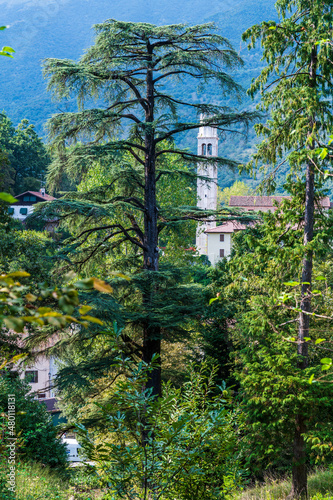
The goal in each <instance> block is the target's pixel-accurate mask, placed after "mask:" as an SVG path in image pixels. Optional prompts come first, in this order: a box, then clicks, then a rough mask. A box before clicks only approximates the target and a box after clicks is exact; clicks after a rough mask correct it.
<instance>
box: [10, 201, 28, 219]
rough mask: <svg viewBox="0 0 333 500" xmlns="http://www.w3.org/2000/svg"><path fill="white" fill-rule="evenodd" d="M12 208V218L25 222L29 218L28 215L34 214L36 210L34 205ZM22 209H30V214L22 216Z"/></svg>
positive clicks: (14, 206)
mask: <svg viewBox="0 0 333 500" xmlns="http://www.w3.org/2000/svg"><path fill="white" fill-rule="evenodd" d="M11 208H13V209H14V213H13V214H12V217H13V218H14V219H18V220H24V219H26V218H27V217H28V215H30V214H32V212H33V210H34V207H33V205H29V206H27V205H12V206H11ZM21 208H27V209H28V212H27V214H25V215H24V214H21Z"/></svg>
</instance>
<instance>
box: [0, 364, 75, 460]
mask: <svg viewBox="0 0 333 500" xmlns="http://www.w3.org/2000/svg"><path fill="white" fill-rule="evenodd" d="M30 390H31V388H30V386H29V384H27V383H26V382H24V381H22V380H20V379H19V378H18V377H17V376H16V374H14V373H7V374H5V375H3V376H2V377H1V378H0V414H3V415H7V412H8V394H15V413H16V415H15V416H16V437H17V454H18V456H19V457H21V458H23V459H24V460H32V461H34V462H40V463H42V464H44V465H48V466H49V467H62V468H64V467H66V465H67V453H66V446H65V445H64V444H63V443H62V442H61V440H60V438H58V437H57V429H56V427H55V426H54V425H53V423H52V419H51V416H50V415H49V414H48V413H47V410H46V406H45V405H44V404H42V403H40V402H39V401H37V400H35V399H34V398H33V396H32V395H30V394H28V393H29V391H30ZM3 422H4V429H3V432H2V436H3V438H2V443H1V445H0V448H2V449H3V450H5V449H6V448H5V446H6V440H7V437H9V436H8V434H6V430H5V429H6V418H4V420H3Z"/></svg>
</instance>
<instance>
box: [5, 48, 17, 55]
mask: <svg viewBox="0 0 333 500" xmlns="http://www.w3.org/2000/svg"><path fill="white" fill-rule="evenodd" d="M2 50H3V51H4V52H10V53H12V54H14V53H15V50H14V49H13V48H12V47H2Z"/></svg>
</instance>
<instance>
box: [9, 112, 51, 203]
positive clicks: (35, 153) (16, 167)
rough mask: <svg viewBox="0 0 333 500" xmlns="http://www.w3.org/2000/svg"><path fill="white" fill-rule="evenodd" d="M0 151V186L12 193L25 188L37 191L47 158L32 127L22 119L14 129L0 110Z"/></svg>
mask: <svg viewBox="0 0 333 500" xmlns="http://www.w3.org/2000/svg"><path fill="white" fill-rule="evenodd" d="M0 150H1V152H2V155H4V156H3V159H2V164H3V167H4V170H3V172H2V174H1V177H0V181H1V184H0V189H1V190H4V191H5V190H8V189H11V190H12V191H13V192H14V194H20V193H23V192H24V191H27V190H30V191H33V190H37V191H38V190H39V188H40V186H41V182H42V181H43V180H44V175H45V172H46V169H47V166H48V164H49V163H50V160H49V156H48V153H47V151H46V148H45V146H44V144H43V143H42V141H41V139H40V138H39V137H38V135H37V134H36V132H35V130H34V126H33V125H31V124H29V121H28V120H26V119H24V120H22V122H21V123H20V124H19V125H18V126H17V127H16V128H15V127H14V126H13V124H12V122H11V120H10V119H9V118H8V117H7V116H6V114H4V113H2V114H1V115H0ZM0 161H1V158H0Z"/></svg>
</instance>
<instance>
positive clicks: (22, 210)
mask: <svg viewBox="0 0 333 500" xmlns="http://www.w3.org/2000/svg"><path fill="white" fill-rule="evenodd" d="M27 213H28V209H27V208H20V214H22V215H27Z"/></svg>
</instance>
